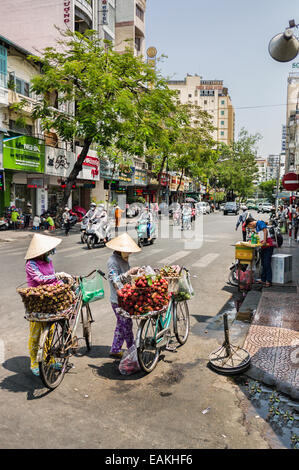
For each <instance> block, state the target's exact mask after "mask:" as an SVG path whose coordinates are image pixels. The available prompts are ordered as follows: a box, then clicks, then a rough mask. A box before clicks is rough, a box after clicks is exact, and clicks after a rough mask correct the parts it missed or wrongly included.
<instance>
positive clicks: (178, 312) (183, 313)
mask: <svg viewBox="0 0 299 470" xmlns="http://www.w3.org/2000/svg"><path fill="white" fill-rule="evenodd" d="M172 309H173V310H172V314H173V329H174V334H175V337H176V339H177V340H178V342H179V343H180V344H181V345H183V344H185V343H186V341H187V339H188V336H189V330H190V315H189V307H188V304H187V302H186V300H183V301H181V302H176V301H175V302H174V303H173V306H172ZM180 326H181V327H182V328H180Z"/></svg>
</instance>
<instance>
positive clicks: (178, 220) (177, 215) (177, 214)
mask: <svg viewBox="0 0 299 470" xmlns="http://www.w3.org/2000/svg"><path fill="white" fill-rule="evenodd" d="M180 224H181V211H178V210H177V211H174V212H173V225H180Z"/></svg>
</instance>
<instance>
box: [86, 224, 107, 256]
mask: <svg viewBox="0 0 299 470" xmlns="http://www.w3.org/2000/svg"><path fill="white" fill-rule="evenodd" d="M85 236H86V243H87V247H88V249H89V250H90V249H92V248H95V246H96V245H102V246H104V245H105V243H106V242H108V241H109V240H110V239H111V227H110V224H109V221H107V220H106V219H105V220H103V218H101V217H99V218H97V219H95V220H93V221H92V222H90V223H89V225H88V227H87V229H86V232H85ZM105 239H106V242H105V241H104V240H105Z"/></svg>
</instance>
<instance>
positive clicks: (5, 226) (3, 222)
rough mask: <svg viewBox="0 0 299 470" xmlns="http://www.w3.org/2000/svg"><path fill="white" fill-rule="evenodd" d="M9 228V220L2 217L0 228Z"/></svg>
mask: <svg viewBox="0 0 299 470" xmlns="http://www.w3.org/2000/svg"><path fill="white" fill-rule="evenodd" d="M9 228H10V226H9V222H8V220H7V219H5V218H4V217H3V219H0V230H8V229H9Z"/></svg>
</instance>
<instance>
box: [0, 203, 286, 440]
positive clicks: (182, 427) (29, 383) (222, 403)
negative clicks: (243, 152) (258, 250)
mask: <svg viewBox="0 0 299 470" xmlns="http://www.w3.org/2000/svg"><path fill="white" fill-rule="evenodd" d="M201 217H203V233H204V243H203V245H202V247H201V248H199V249H196V250H192V249H185V245H184V241H183V240H181V239H163V238H162V239H161V238H160V239H157V240H156V241H155V244H154V245H153V246H147V247H144V248H143V249H142V252H141V253H140V254H136V255H132V256H131V257H130V264H131V266H136V265H139V266H141V265H148V264H150V265H151V266H154V267H155V266H159V265H164V264H166V263H167V262H171V263H175V262H177V263H178V264H180V265H184V266H186V267H187V268H189V269H190V272H191V280H192V285H193V287H194V291H195V296H194V298H193V299H192V300H191V301H190V302H189V307H190V316H191V319H190V320H191V332H190V336H189V339H188V341H187V343H186V344H185V345H184V346H182V347H179V348H177V351H176V352H170V351H162V354H161V356H160V360H159V363H158V365H157V367H156V368H155V369H154V371H153V372H152V373H151V374H149V375H145V374H144V373H142V372H139V373H137V374H134V375H131V376H122V375H121V374H120V373H119V371H118V364H119V362H118V361H116V360H115V359H113V358H110V357H109V350H110V346H111V342H112V338H113V332H114V328H115V317H114V314H113V312H112V309H111V306H110V304H109V286H108V282H107V281H104V285H105V298H104V299H103V300H101V301H98V302H96V303H93V304H91V308H92V313H93V316H94V319H95V323H94V324H93V325H92V326H93V330H92V335H93V348H92V350H91V352H90V353H89V354H88V355H83V356H82V357H72V358H71V362H72V364H73V365H74V367H73V368H72V369H71V370H70V371H69V372H68V373H67V374H66V376H65V377H64V380H63V382H62V383H61V384H60V386H59V387H58V388H57V389H55V390H54V391H52V392H49V391H48V390H47V389H46V388H44V387H43V385H42V383H41V381H40V379H39V378H38V377H34V376H33V375H32V374H31V372H30V369H29V364H30V363H29V356H28V347H27V342H28V326H29V324H28V322H27V321H26V320H25V319H24V318H23V313H24V310H23V304H22V302H21V300H20V298H19V296H18V294H17V293H16V287H17V286H19V285H20V284H22V283H24V282H25V271H24V255H25V252H26V250H27V246H28V244H29V241H30V238H26V239H24V240H19V241H14V242H11V243H1V245H0V256H1V267H2V269H1V273H0V280H1V286H2V302H1V335H0V354H1V355H0V362H2V365H1V368H0V387H1V388H0V396H1V399H0V403H1V404H0V413H1V423H0V442H1V447H2V448H8V449H10V448H19V449H21V448H22V449H23V448H33V449H37V448H39V449H40V448H51V449H53V448H56V449H60V448H68V449H70V448H82V449H83V448H98V449H101V448H102V449H112V448H119V449H130V448H139V449H140V448H147V449H155V448H160V449H161V448H177V449H178V448H199V449H208V448H214V449H222V448H230V449H241V448H253V449H265V448H270V447H271V446H270V444H269V436H270V434H271V433H270V427H269V425H268V424H267V423H266V422H265V421H264V420H258V419H255V417H254V416H253V415H250V416H249V417H248V416H247V414H246V413H247V410H248V407H249V402H248V400H247V398H246V397H245V395H244V393H243V392H242V391H241V389H240V387H238V385H237V384H236V383H235V382H234V380H233V379H232V378H228V377H225V376H221V375H218V374H216V373H215V372H212V371H211V370H210V369H209V368H208V367H207V362H208V357H209V354H210V353H211V352H212V351H213V350H215V349H216V348H217V347H219V346H220V345H221V344H222V342H223V326H222V321H221V319H219V316H217V314H219V313H220V312H222V313H223V308H224V309H225V308H226V307H227V308H228V309H230V312H231V311H232V306H231V305H232V293H233V292H234V289H235V288H232V287H230V286H229V285H228V284H227V277H228V268H229V266H230V263H231V262H232V261H233V259H234V247H233V246H232V245H233V243H234V242H235V241H237V240H239V239H240V238H241V231H240V230H239V231H238V232H236V231H235V223H236V216H223V215H222V213H218V212H216V213H213V214H210V215H205V216H201ZM170 226H172V221H170ZM128 232H129V233H130V234H131V235H132V236H133V237H134V238H136V237H135V231H134V220H130V219H129V225H128ZM57 235H58V232H57V233H56V236H57ZM62 238H63V242H62V243H61V245H60V246H59V247H58V250H57V253H56V255H55V256H54V257H53V263H54V266H55V269H56V271H65V272H68V273H70V274H87V273H89V272H90V271H92V270H93V269H94V268H97V267H99V268H100V269H102V270H103V271H106V263H107V260H108V257H109V256H110V255H111V251H110V250H109V249H108V248H97V249H94V250H88V249H87V248H86V245H82V244H81V243H80V235H79V232H78V231H72V232H71V233H70V236H69V237H65V236H64V235H62ZM214 320H215V321H214ZM79 328H80V326H79ZM80 334H81V332H80V331H79V333H78V336H80ZM124 347H125V345H124ZM204 410H206V411H205V412H204V413H203V411H204ZM266 433H267V435H268V440H267V439H266V437H265V435H266ZM269 433H270V434H269ZM276 446H277V447H280V444H279V442H278V441H277V443H276ZM274 447H275V445H274ZM282 447H283V446H282Z"/></svg>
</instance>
